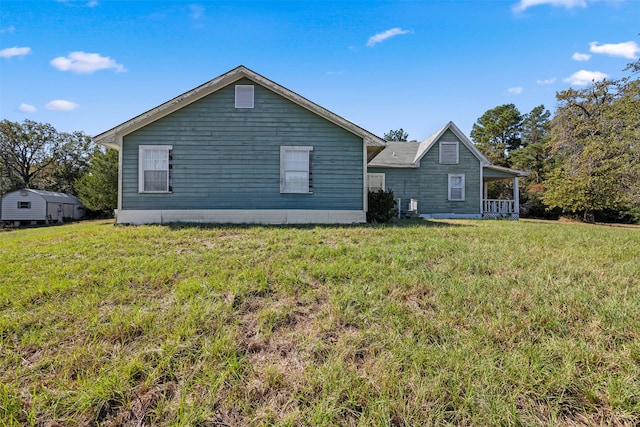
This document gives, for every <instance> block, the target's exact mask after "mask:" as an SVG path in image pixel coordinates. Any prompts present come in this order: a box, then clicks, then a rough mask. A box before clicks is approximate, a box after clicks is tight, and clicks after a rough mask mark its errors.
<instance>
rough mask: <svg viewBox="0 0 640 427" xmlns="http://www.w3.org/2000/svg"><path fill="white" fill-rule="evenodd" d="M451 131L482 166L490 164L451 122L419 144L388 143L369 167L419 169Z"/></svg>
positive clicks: (414, 142)
mask: <svg viewBox="0 0 640 427" xmlns="http://www.w3.org/2000/svg"><path fill="white" fill-rule="evenodd" d="M447 130H450V131H451V132H453V134H454V135H455V136H456V137H457V138H458V140H460V142H462V144H463V145H464V146H465V147H467V148H468V149H469V151H471V153H472V154H473V155H474V156H475V157H476V158H477V159H478V160H479V161H480V164H481V165H482V166H487V165H489V164H490V162H489V160H488V159H487V158H486V157H485V156H484V155H483V154H482V153H481V152H480V151H479V150H478V149H477V148H476V146H475V145H474V144H473V143H472V142H471V141H470V140H469V138H467V137H466V135H465V134H464V133H462V131H461V130H460V129H459V128H458V126H456V125H455V123H453V122H449V123H447V124H446V125H444V126H443V127H441V128H440V129H438V130H437V131H436V132H435V133H433V134H432V135H430V136H429V137H427V138H426V139H425V140H424V141H422V142H420V143H418V142H416V141H410V142H395V141H394V142H387V146H386V147H385V149H384V150H383V151H382V152H381V153H380V154H378V155H377V156H376V157H375V158H374V159H373V160H371V162H369V166H372V167H376V166H377V167H387V168H419V167H420V160H422V158H423V157H424V156H425V154H427V153H428V152H429V150H431V148H432V147H433V146H434V145H435V144H436V142H438V141H439V140H440V138H441V137H442V135H444V133H445V132H446V131H447Z"/></svg>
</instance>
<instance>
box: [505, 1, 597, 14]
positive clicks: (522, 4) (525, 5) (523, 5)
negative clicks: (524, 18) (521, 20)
mask: <svg viewBox="0 0 640 427" xmlns="http://www.w3.org/2000/svg"><path fill="white" fill-rule="evenodd" d="M544 4H548V5H551V6H554V7H558V6H562V7H565V8H567V9H573V8H574V7H587V1H586V0H520V1H519V2H518V4H516V5H515V6H514V7H513V10H514V11H515V12H524V11H525V10H527V9H529V8H530V7H534V6H540V5H544Z"/></svg>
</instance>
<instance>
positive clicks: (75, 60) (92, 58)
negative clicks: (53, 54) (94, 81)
mask: <svg viewBox="0 0 640 427" xmlns="http://www.w3.org/2000/svg"><path fill="white" fill-rule="evenodd" d="M50 64H51V65H52V66H53V67H54V68H57V69H58V70H60V71H73V72H74V73H78V74H90V73H93V72H95V71H98V70H107V69H114V70H116V72H117V73H121V72H124V71H127V70H126V69H125V68H124V66H123V65H122V64H118V63H117V62H116V61H115V60H114V59H111V58H109V57H108V56H101V55H100V54H99V53H86V52H71V53H70V54H69V55H68V56H66V57H64V56H59V57H57V58H54V59H52V60H51V62H50Z"/></svg>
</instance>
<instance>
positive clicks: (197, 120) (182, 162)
mask: <svg viewBox="0 0 640 427" xmlns="http://www.w3.org/2000/svg"><path fill="white" fill-rule="evenodd" d="M95 140H96V142H98V143H99V144H102V145H105V146H107V147H110V148H114V149H116V150H118V151H119V178H118V209H117V211H116V222H117V223H121V224H143V223H169V222H209V223H263V224H289V223H358V222H365V221H366V211H367V181H366V176H367V162H368V161H369V160H371V159H372V158H373V157H374V156H375V155H376V154H378V153H379V152H380V151H381V150H382V149H384V144H385V142H384V141H383V140H382V139H380V138H379V137H377V136H376V135H373V134H372V133H370V132H368V131H366V130H364V129H362V128H361V127H359V126H357V125H355V124H354V123H352V122H350V121H348V120H346V119H344V118H342V117H340V116H338V115H336V114H334V113H332V112H330V111H328V110H326V109H325V108H323V107H321V106H319V105H317V104H315V103H313V102H311V101H309V100H308V99H306V98H304V97H302V96H300V95H298V94H297V93H295V92H292V91H291V90H289V89H286V88H284V87H282V86H280V85H279V84H277V83H275V82H273V81H271V80H269V79H267V78H265V77H263V76H261V75H259V74H257V73H256V72H254V71H252V70H249V69H248V68H246V67H244V66H239V67H237V68H235V69H233V70H231V71H229V72H227V73H225V74H223V75H221V76H219V77H216V78H214V79H213V80H211V81H209V82H207V83H204V84H203V85H201V86H198V87H196V88H195V89H192V90H190V91H188V92H186V93H183V94H182V95H179V96H177V97H176V98H173V99H171V100H169V101H167V102H165V103H163V104H162V105H159V106H157V107H155V108H153V109H151V110H149V111H147V112H145V113H143V114H140V115H139V116H136V117H134V118H132V119H130V120H128V121H126V122H124V123H122V124H120V125H118V126H116V127H114V128H113V129H110V130H108V131H106V132H104V133H102V134H100V135H97V136H96V137H95Z"/></svg>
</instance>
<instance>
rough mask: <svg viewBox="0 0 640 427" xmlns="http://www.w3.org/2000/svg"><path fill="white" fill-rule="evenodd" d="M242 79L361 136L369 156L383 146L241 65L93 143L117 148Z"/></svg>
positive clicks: (376, 137)
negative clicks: (123, 139) (138, 132)
mask: <svg viewBox="0 0 640 427" xmlns="http://www.w3.org/2000/svg"><path fill="white" fill-rule="evenodd" d="M242 78H247V79H249V80H251V81H253V82H255V83H257V84H259V85H262V86H264V87H266V88H267V89H270V90H271V91H273V92H275V93H277V94H278V95H280V96H282V97H284V98H285V99H288V100H289V101H291V102H293V103H295V104H297V105H299V106H301V107H303V108H305V109H307V110H309V111H311V112H312V113H315V114H317V115H318V116H320V117H322V118H324V119H325V120H328V121H329V122H331V123H333V124H335V125H337V126H339V127H341V128H343V129H345V130H347V131H349V132H351V133H353V134H355V135H357V136H359V137H361V138H362V139H363V140H364V141H365V143H366V145H367V148H368V151H369V152H370V155H371V156H373V155H375V154H376V153H378V152H379V151H381V150H382V149H383V148H384V145H385V142H384V140H383V139H381V138H380V137H378V136H376V135H374V134H372V133H371V132H369V131H367V130H365V129H363V128H361V127H360V126H358V125H356V124H355V123H353V122H351V121H349V120H347V119H345V118H343V117H340V116H338V115H337V114H335V113H332V112H331V111H329V110H327V109H326V108H323V107H321V106H319V105H318V104H316V103H314V102H311V101H309V100H308V99H306V98H304V97H302V96H300V95H298V94H297V93H295V92H293V91H291V90H289V89H287V88H285V87H283V86H281V85H279V84H277V83H275V82H273V81H271V80H269V79H267V78H266V77H263V76H261V75H260V74H258V73H256V72H255V71H252V70H250V69H248V68H246V67H244V66H242V65H240V66H238V67H236V68H234V69H233V70H231V71H229V72H227V73H225V74H222V75H221V76H218V77H216V78H214V79H213V80H210V81H208V82H206V83H204V84H202V85H200V86H198V87H196V88H194V89H191V90H190V91H187V92H185V93H183V94H182V95H178V96H176V97H175V98H173V99H171V100H169V101H167V102H165V103H164V104H161V105H159V106H157V107H155V108H152V109H151V110H149V111H147V112H145V113H142V114H140V115H138V116H136V117H134V118H132V119H130V120H127V121H126V122H124V123H121V124H119V125H118V126H116V127H114V128H112V129H109V130H108V131H106V132H103V133H101V134H99V135H96V136H95V142H97V143H98V144H101V145H104V146H107V147H109V148H115V149H116V150H117V149H119V148H120V141H121V140H120V139H119V137H122V136H124V135H127V134H129V133H131V132H133V131H135V130H137V129H140V128H142V127H144V126H146V125H148V124H149V123H152V122H154V121H156V120H158V119H160V118H162V117H165V116H167V115H169V114H171V113H173V112H175V111H177V110H179V109H181V108H182V107H185V106H187V105H189V104H191V103H192V102H195V101H197V100H199V99H201V98H204V97H205V96H207V95H210V94H212V93H214V92H216V91H218V90H220V89H222V88H224V87H226V86H228V85H230V84H232V83H233V82H235V81H238V80H240V79H242Z"/></svg>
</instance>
